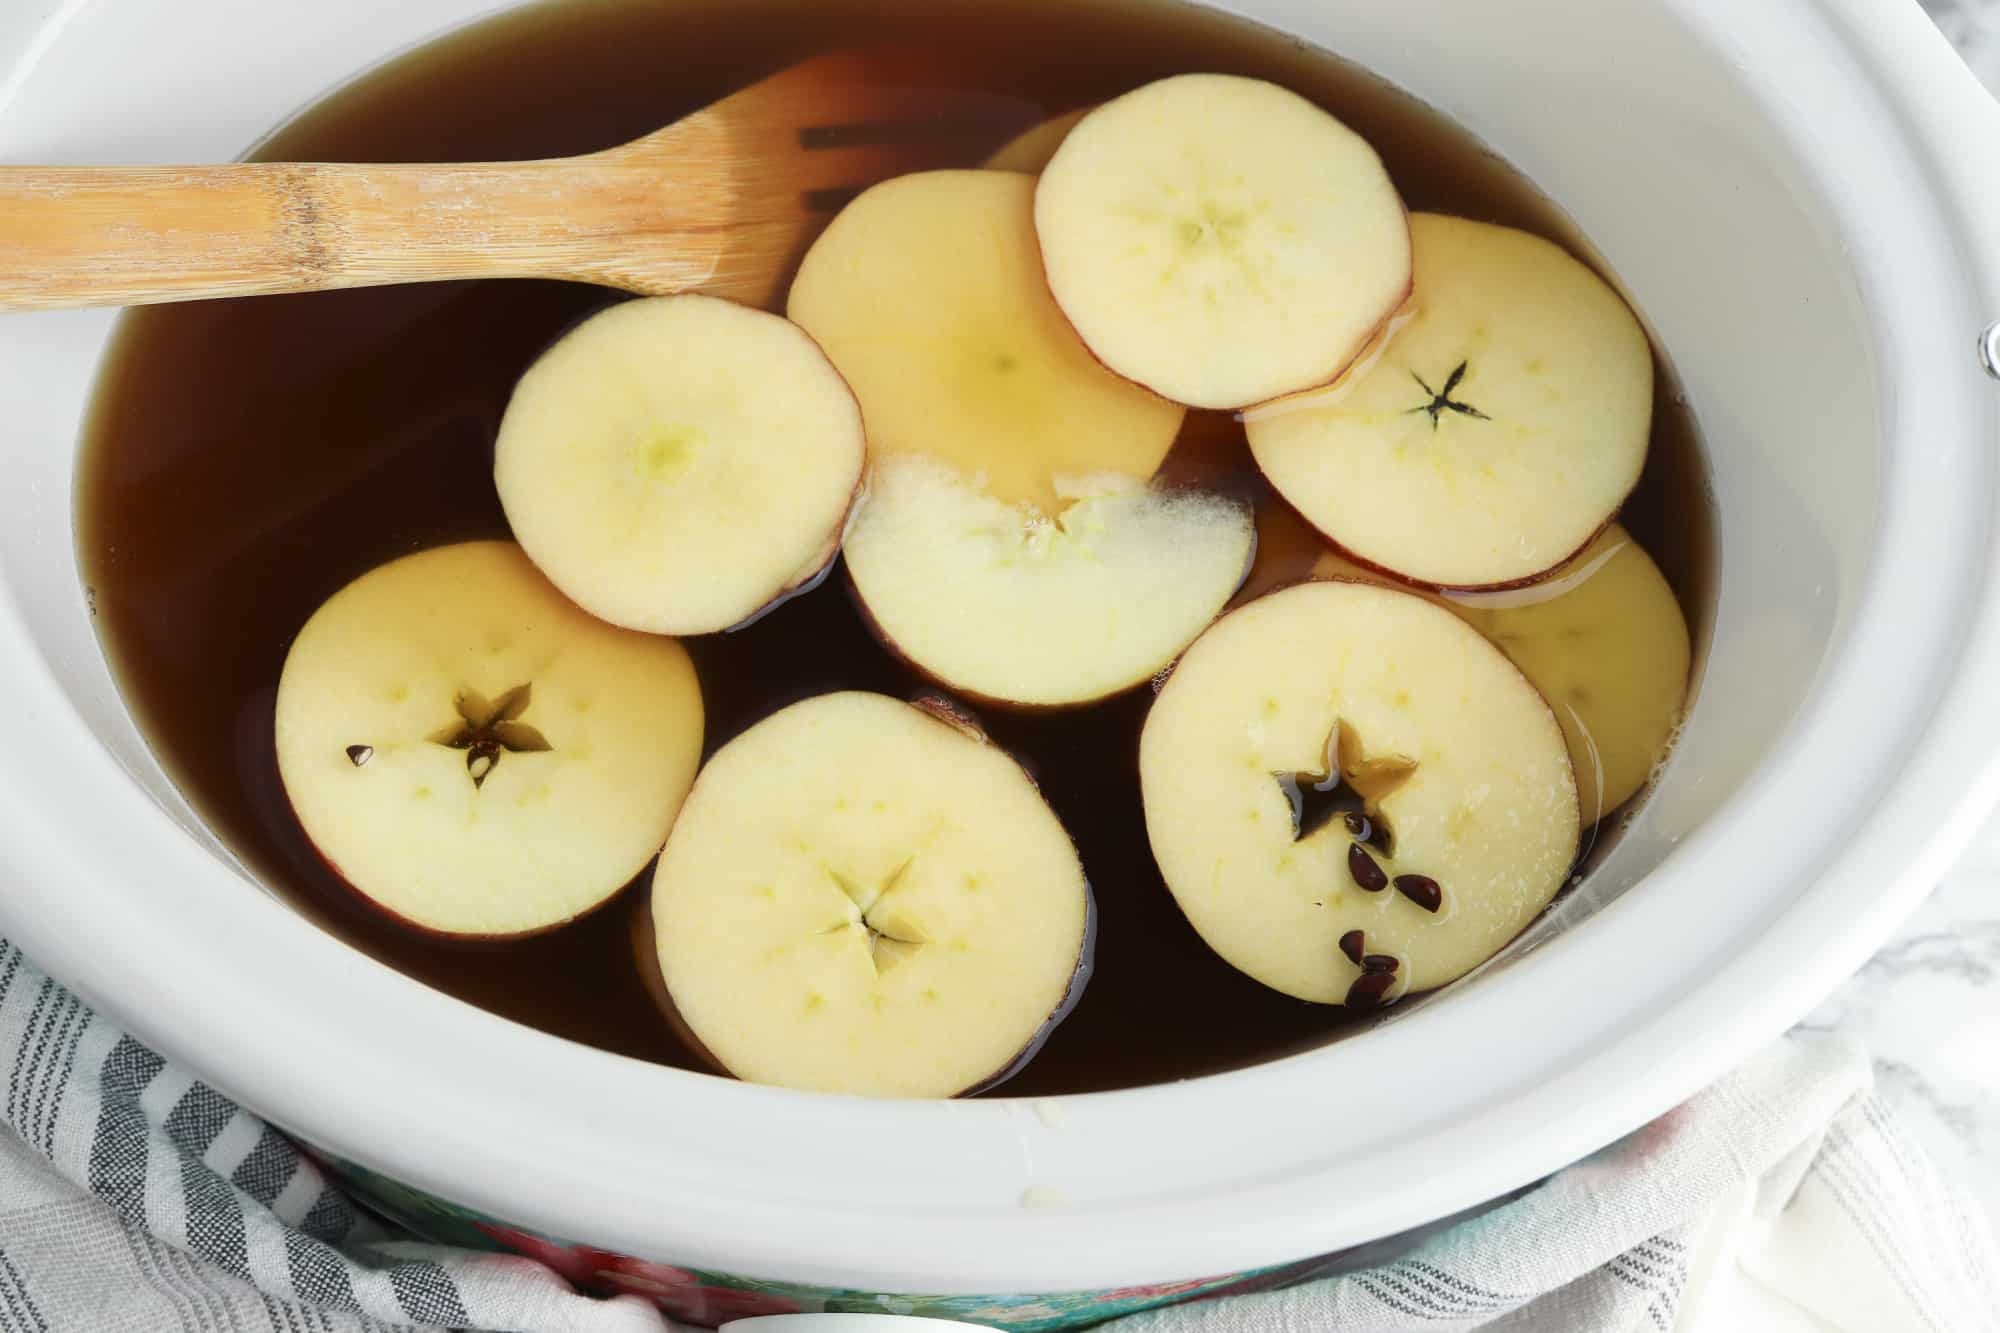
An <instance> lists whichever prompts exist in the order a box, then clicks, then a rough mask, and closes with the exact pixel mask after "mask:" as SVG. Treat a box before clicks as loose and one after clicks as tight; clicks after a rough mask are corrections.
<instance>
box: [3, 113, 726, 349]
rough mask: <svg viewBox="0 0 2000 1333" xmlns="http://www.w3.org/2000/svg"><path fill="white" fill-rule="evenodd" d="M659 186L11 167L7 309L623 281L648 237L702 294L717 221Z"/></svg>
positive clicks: (610, 178)
mask: <svg viewBox="0 0 2000 1333" xmlns="http://www.w3.org/2000/svg"><path fill="white" fill-rule="evenodd" d="M661 194H662V178H661V172H660V170H659V168H658V166H657V165H655V166H653V167H650V168H648V167H646V166H645V164H643V163H637V162H631V161H626V160H623V159H621V157H620V155H619V154H618V153H617V152H616V151H615V150H614V151H613V152H610V153H601V154H596V155H593V156H590V157H582V158H571V159H565V160H559V161H547V162H520V163H500V164H495V165H488V166H403V165H394V166H372V165H371V166H361V165H340V164H324V163H310V164H281V163H269V164H266V163H249V164H239V165H233V166H213V167H112V168H99V167H0V311H11V310H37V309H52V308H57V307H66V306H101V305H144V304H148V303H151V302H155V301H185V300H196V299H201V298H206V297H217V296H252V295H260V294H264V293H269V292H300V291H317V290H321V289H324V288H330V287H362V286H374V285H380V284H385V283H399V282H430V281H439V280H445V279H451V278H492V277H560V278H574V279H582V280H586V281H599V282H609V283H613V284H619V283H620V278H621V276H623V270H624V268H625V264H624V263H623V262H621V259H622V257H629V256H628V255H627V254H626V252H627V251H628V250H629V248H630V247H631V246H632V244H633V238H634V237H635V236H639V237H643V238H644V241H643V244H644V245H645V246H646V249H647V255H648V261H649V262H648V264H647V266H646V270H647V273H648V274H650V275H652V277H651V281H650V282H649V284H648V285H649V286H650V287H651V288H652V289H654V290H662V289H664V290H675V289H678V288H680V287H686V286H693V285H695V284H697V283H700V282H701V281H702V280H703V279H705V278H706V277H708V276H709V275H710V274H711V273H713V272H714V269H715V264H716V257H717V252H718V249H719V245H720V242H719V239H718V235H717V233H716V231H715V230H714V226H713V219H712V218H703V217H684V218H678V219H677V218H676V217H675V216H674V215H673V212H672V210H670V209H667V208H664V207H663V206H662V200H661V197H660V196H661ZM683 254H684V260H685V262H684V263H683V262H682V259H683ZM663 260H664V262H665V270H664V271H665V275H666V276H665V281H662V280H661V277H660V276H659V275H660V273H661V271H662V262H663ZM621 285H622V284H621Z"/></svg>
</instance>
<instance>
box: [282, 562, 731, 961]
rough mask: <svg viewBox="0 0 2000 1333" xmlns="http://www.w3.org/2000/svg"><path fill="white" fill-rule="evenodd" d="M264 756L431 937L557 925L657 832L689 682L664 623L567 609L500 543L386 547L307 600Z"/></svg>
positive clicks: (695, 750) (681, 784) (608, 884)
mask: <svg viewBox="0 0 2000 1333" xmlns="http://www.w3.org/2000/svg"><path fill="white" fill-rule="evenodd" d="M276 729H277V752H278V773H279V776H280V778H281V779H282V780H283V783H284V788H285V794H286V796H287V797H288V798H289V799H290V801H291V804H292V808H293V809H294V810H295V811H296V812H297V814H298V818H299V822H300V824H301V825H302V826H303V827H304V829H305V833H306V836H307V837H308V838H310V839H311V841H312V843H313V845H314V847H316V848H317V849H318V851H319V853H320V855H321V856H322V857H324V858H325V860H326V862H327V864H328V865H330V866H331V867H332V868H333V870H334V871H335V873H337V874H339V875H340V876H341V877H342V878H343V879H345V880H346V881H347V883H348V884H350V885H351V886H352V887H353V888H354V889H355V890H356V891H357V892H358V893H360V894H361V895H362V896H363V897H365V898H367V899H368V900H369V901H371V902H373V903H374V904H376V905H377V906H379V907H380V908H382V909H383V910H384V911H386V912H388V913H389V914H391V915H392V916H395V917H397V918H400V919H401V920H403V921H404V922H407V923H408V924H410V925H413V926H416V927H419V928H421V929H424V930H427V931H433V932H437V933H440V934H447V935H466V936H488V937H502V936H513V935H525V934H532V933H535V932H538V931H542V930H547V929H550V928H551V927H554V926H558V925H561V924H563V923H564V922H567V921H569V920H571V919H572V918H574V917H577V916H579V915H581V914H583V913H585V912H588V911H590V910H591V909H593V908H595V907H597V906H598V905H600V904H601V903H603V902H604V901H605V900H606V899H608V898H610V897H611V896H612V895H613V894H615V893H617V892H618V890H619V889H621V888H623V887H624V886H625V884H627V883H628V882H629V881H630V880H631V879H632V878H633V876H635V875H637V874H638V873H639V872H640V871H641V870H642V869H643V868H644V867H645V865H646V862H647V861H648V860H649V859H651V857H652V855H653V853H654V852H655V851H657V850H658V849H659V845H660V843H661V842H663V841H664V840H665V838H666V835H667V829H668V828H669V827H670V826H671V825H672V823H673V820H674V815H675V812H676V811H678V810H679V808H680V804H681V800H682V798H683V797H685V796H686V794H687V791H688V788H689V786H690V784H691V783H692V782H693V781H694V775H695V766H696V764H697V762H698V761H699V759H700V756H701V743H702V702H701V691H700V688H699V686H698V685H697V684H696V681H695V674H694V667H693V665H692V664H691V663H690V662H689V660H688V655H687V652H686V650H685V649H683V648H682V647H681V646H680V644H679V643H677V642H675V641H674V640H672V639H665V638H659V637H657V636H653V635H647V634H638V633H634V632H632V631H630V630H622V629H618V628H616V627H614V626H611V625H607V624H605V623H604V622H603V621H600V620H596V619H594V618H592V617H591V616H589V615H587V614H585V613H584V612H583V611H581V610H579V609H578V608H577V607H576V606H575V605H574V604H573V603H571V602H570V601H569V600H568V599H566V598H565V597H563V595H562V594H561V593H559V592H558V591H557V590H556V589H555V587H554V586H553V585H551V584H550V583H549V581H548V580H547V579H546V578H544V577H543V576H542V575H541V574H540V573H539V572H538V571H537V570H536V569H535V567H534V566H533V565H532V564H531V563H529V561H528V558H527V557H526V556H525V555H524V554H522V552H521V549H520V548H519V547H518V546H515V545H514V544H513V543H512V542H467V543H464V544H461V545H456V546H444V547H437V548H434V549H432V550H428V551H422V552H419V553H418V554H416V555H410V556H405V557H403V558H401V559H399V560H394V561H391V562H390V563H388V564H386V565H382V566H380V567H378V568H376V569H374V570H371V571H369V572H368V573H366V574H363V575H362V576H361V577H360V578H358V579H356V580H354V581H353V582H352V583H350V584H348V585H347V586H346V587H345V588H342V589H341V590H340V591H339V592H337V593H335V594H334V595H333V596H332V597H331V598H329V599H328V600H327V601H326V602H325V604H324V605H322V606H321V607H320V608H319V610H317V611H316V612H314V613H313V615H312V617H311V619H309V620H308V621H307V622H306V624H305V627H304V628H303V629H301V630H300V631H299V634H298V637H297V638H296V639H295V640H294V641H293V643H292V647H291V651H290V652H289V653H288V654H287V655H286V658H285V665H284V670H283V673H282V675H281V677H280V679H279V683H278V698H277V716H276Z"/></svg>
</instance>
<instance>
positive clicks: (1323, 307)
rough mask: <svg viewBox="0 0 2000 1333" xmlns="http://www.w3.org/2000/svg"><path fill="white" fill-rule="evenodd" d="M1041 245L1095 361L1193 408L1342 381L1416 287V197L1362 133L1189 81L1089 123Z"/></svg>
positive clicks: (1137, 95)
mask: <svg viewBox="0 0 2000 1333" xmlns="http://www.w3.org/2000/svg"><path fill="white" fill-rule="evenodd" d="M1035 233H1036V235H1037V236H1038V237H1039V238H1040V240H1041V249H1042V260H1043V265H1044V268H1045V270H1046V273H1047V276H1048V284H1049V289H1050V291H1051V292H1053V293H1054V295H1055V300H1056V304H1057V305H1059V306H1060V307H1061V308H1062V312H1063V314H1064V315H1065V316H1066V317H1067V318H1068V319H1069V322H1070V323H1071V324H1072V325H1073V326H1075V328H1076V331H1077V333H1078V334H1079V335H1080V336H1081V337H1082V339H1083V341H1084V343H1085V344H1086V345H1087V346H1088V347H1089V348H1090V350H1091V351H1092V352H1094V353H1095V354H1096V356H1097V358H1098V360H1100V361H1102V362H1103V363H1104V364H1105V365H1107V366H1109V367H1110V368H1111V369H1112V370H1114V371H1116V372H1118V373H1119V374H1120V375H1123V376H1125V377H1126V378H1127V379H1130V380H1133V381H1136V382H1137V383H1140V384H1143V385H1146V386H1147V387H1148V388H1151V389H1152V390H1153V391H1154V392H1156V393H1158V394H1160V395H1161V396H1162V397H1165V398H1169V399H1172V400H1173V401H1175V402H1177V403H1185V404H1187V405H1188V406H1190V407H1213V408H1232V409H1233V408H1241V407H1246V406H1248V405H1250V404H1253V403H1258V402H1262V401H1264V400H1266V399H1269V398H1275V397H1278V396H1279V395H1281V394H1287V393H1292V392H1295V391H1297V390H1300V389H1305V388H1309V387H1311V386H1313V385H1317V384H1325V383H1326V382H1328V381H1329V380H1332V379H1333V378H1334V377H1335V376H1337V375H1338V374H1339V373H1340V372H1341V370H1342V369H1343V368H1344V367H1346V366H1347V365H1348V363H1350V362H1351V361H1353V360H1354V359H1355V357H1356V355H1357V354H1359V353H1360V352H1361V350H1362V349H1363V348H1364V347H1365V346H1366V345H1367V343H1368V341H1369V339H1370V338H1371V337H1372V336H1373V335H1374V334H1375V333H1376V331H1377V330H1378V329H1379V328H1381V326H1382V325H1383V324H1384V323H1385V322H1386V321H1387V320H1388V319H1389V317H1390V315H1391V314H1393V313H1394V311H1395V310H1396V308H1397V307H1398V306H1399V305H1401V304H1402V301H1403V298H1404V296H1405V295H1406V294H1407V293H1408V291H1409V289H1410V236H1409V226H1408V220H1407V218H1406V216H1405V214H1404V211H1403V203H1402V199H1401V198H1400V197H1399V196H1398V195H1397V193H1396V188H1395V186H1394V185H1393V184H1392V183H1391V182H1390V180H1389V174H1388V172H1387V171H1386V170H1384V168H1383V166H1382V162H1381V159H1380V158H1378V157H1377V156H1376V155H1375V150H1374V149H1373V148H1371V147H1369V145H1368V143H1367V142H1366V141H1365V140H1364V139H1362V138H1361V136H1360V135H1358V134H1356V133H1354V131H1352V130H1350V129H1348V128H1347V127H1346V126H1345V125H1343V124H1341V123H1340V122H1339V121H1338V120H1336V119H1334V118H1333V117H1332V116H1330V115H1328V114H1327V113H1326V112H1325V111H1322V110H1321V109H1320V108H1318V107H1316V106H1314V105H1313V104H1312V103H1310V102H1308V101H1306V100H1305V99H1304V98H1302V97H1300V96H1298V95H1297V94H1296V93H1293V92H1289V91H1287V90H1286V89H1284V88H1280V87H1278V86H1277V85H1276V84H1273V83H1267V82H1264V81H1262V80H1259V79H1246V78H1239V77H1236V76H1233V75H1223V74H1184V75H1179V76H1176V77H1174V78H1168V79H1162V80H1160V81H1158V82H1156V83H1150V84H1147V85H1146V86H1144V87H1142V88H1139V89H1136V90H1134V91H1133V92H1130V93H1127V94H1125V95H1124V96H1122V97H1118V98H1115V99H1113V100H1112V101H1109V102H1106V103H1105V104H1104V105H1102V106H1100V107H1097V108H1096V109H1095V110H1093V111H1091V112H1090V113H1089V114H1087V115H1085V116H1084V117H1083V119H1082V120H1080V121H1079V122H1078V123H1077V124H1076V126H1075V127H1074V128H1073V129H1071V130H1070V131H1069V133H1068V135H1067V137H1065V138H1064V139H1063V141H1062V144H1061V146H1060V147H1059V148H1057V149H1056V152H1055V155H1054V157H1052V158H1051V159H1050V160H1049V163H1048V165H1047V166H1046V167H1045V168H1044V169H1043V170H1042V174H1041V177H1040V181H1039V184H1038V185H1037V187H1036V191H1035Z"/></svg>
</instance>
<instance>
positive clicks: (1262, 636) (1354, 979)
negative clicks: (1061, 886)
mask: <svg viewBox="0 0 2000 1333" xmlns="http://www.w3.org/2000/svg"><path fill="white" fill-rule="evenodd" d="M1139 778H1140V785H1141V788H1142V791H1143V794H1144V798H1145V805H1146V831H1147V834H1148V837H1149V838H1150V839H1151V842H1152V846H1153V855H1154V858H1155V859H1156V860H1157V861H1158V863H1159V867H1160V872H1161V874H1162V875H1163V876H1164V877H1165V879H1166V882H1167V887H1168V888H1169V889H1171V890H1172V891H1173V894H1174V898H1175V899H1176V901H1178V902H1179V904H1180V907H1181V910H1182V911H1183V912H1185V913H1186V914H1187V918H1188V920H1189V922H1190V923H1192V924H1193V926H1194V928H1195V929H1196V930H1197V931H1199V932H1200V934H1201V936H1202V938H1203V939H1204V940H1206V941H1207V942H1208V945H1209V947H1210V948H1212V949H1214V950H1215V951H1216V953H1218V954H1219V955H1221V956H1222V958H1223V959H1225V960H1226V961H1228V962H1229V963H1231V964H1232V965H1234V966H1235V967H1237V968H1239V969H1241V970H1242V971H1243V972H1245V973H1248V974H1249V975H1250V976H1252V977H1254V978H1256V979H1257V980H1258V981H1261V982H1263V983H1264V984H1265V985H1267V986H1270V987H1272V988H1274V989H1276V990H1280V991H1283V992H1285V993H1286V994H1288V995H1295V996H1297V997H1299V998H1300V999H1304V1000H1312V1001H1316V1002H1318V1003H1322V1004H1346V1005H1348V1006H1350V1007H1355V1008H1367V1007H1372V1006H1373V1005H1376V1004H1380V1003H1385V1002H1387V1001H1390V1000H1393V999H1395V998H1397V997H1398V996H1400V995H1402V994H1405V993H1406V992H1409V991H1419V990H1427V989H1429V988H1431V987H1434V986H1441V985H1443V984H1444V983H1445V982H1448V981H1451V980H1452V979H1454V978H1456V977H1458V976H1461V975H1463V974H1464V973H1465V972H1467V971H1469V970H1470V969H1471V968H1473V967H1474V966H1476V965H1477V964H1479V963H1480V962H1482V961H1484V960H1485V959H1487V958H1489V957H1491V956H1492V955H1493V953H1495V952H1496V951H1497V950H1498V949H1499V948H1500V947H1501V946H1502V945H1504V944H1505V943H1506V942H1507V941H1508V940H1510V939H1512V938H1513V937H1514V935H1515V934H1516V933H1517V932H1519V931H1520V929H1521V928H1522V927H1523V926H1525V925H1526V924H1527V923H1528V922H1529V921H1530V920H1531V919H1532V918H1533V917H1534V916H1535V914H1536V913H1538V912H1540V911H1541V910H1542V908H1543V907H1544V906H1546V905H1547V904H1548V902H1549V900H1550V898H1552V897H1553V896H1554V895H1555V892H1556V890H1557V889H1559V888H1560V887H1562V883H1563V880H1564V878H1565V877H1566V876H1567V875H1568V873H1569V869H1570V864H1571V862H1572V860H1573V859H1574V858H1575V856H1576V849H1577V833H1578V816H1577V799H1576V779H1575V776H1574V775H1573V773H1572V772H1571V769H1570V762H1569V755H1568V752H1567V750H1566V749H1565V747H1564V744H1563V734H1562V730H1561V729H1560V728H1559V727H1558V726H1557V725H1556V720H1555V718H1554V716H1553V715H1552V714H1551V713H1550V712H1549V706H1548V704H1547V703H1546V702H1544V701H1543V699H1542V696H1541V695H1540V694H1538V693H1536V691H1535V688H1534V686H1532V685H1530V684H1529V683H1528V681H1527V679H1526V678H1525V677H1523V676H1522V675H1521V673H1520V671H1519V670H1518V669H1516V668H1515V667H1514V665H1513V664H1512V663H1511V662H1509V661H1508V660H1507V659H1506V658H1505V657H1504V656H1502V655H1501V653H1500V651H1499V650H1498V649H1496V648H1495V647H1494V646H1493V645H1492V644H1490V643H1488V642H1487V641H1486V640H1485V639H1484V638H1482V637H1481V636H1480V634H1479V633H1478V631H1476V630H1474V629H1473V628H1472V627H1471V626H1469V625H1467V624H1465V623H1464V622H1463V621H1461V620H1459V619H1458V618H1456V617H1455V616H1453V615H1451V614H1450V613H1449V612H1447V611H1445V610H1443V609H1442V608H1440V607H1438V606H1435V605H1433V604H1432V603H1430V602H1427V601H1425V600H1424V599H1423V598H1421V597H1416V596H1413V595H1411V594H1409V593H1404V592H1396V591H1392V590H1390V589H1387V588H1379V587H1373V586H1369V585H1366V584H1360V583H1345V582H1326V583H1305V584H1300V585H1298V586H1297V587H1293V588H1287V589H1284V590H1283V591H1280V592H1274V593H1271V594H1270V595H1268V596H1266V597H1262V598H1259V599H1258V600H1257V601H1254V602H1252V603H1250V604H1249V605H1248V606H1245V607H1242V608H1240V609H1238V610H1236V611H1232V612H1231V613H1230V614H1229V615H1227V616H1225V617H1223V619H1221V620H1220V621H1218V622H1217V623H1216V624H1215V626H1214V627H1213V628H1212V629H1210V630H1209V631H1208V632H1207V633H1206V634H1204V635H1203V636H1202V637H1201V638H1200V639H1199V640H1197V641H1196V643H1195V645H1194V646H1193V647H1192V648H1190V649H1188V651H1187V655H1186V656H1185V657H1183V658H1182V659H1181V662H1180V665H1179V666H1177V667H1176V668H1175V669H1174V674H1173V675H1172V676H1171V677H1169V678H1168V680H1167V683H1166V686H1165V687H1164V688H1163V689H1162V690H1161V692H1160V696H1159V698H1158V700H1157V701H1156V702H1155V703H1154V705H1153V708H1152V711H1151V712H1150V713H1149V714H1148V715H1147V718H1146V725H1145V730H1144V731H1143V732H1142V733H1141V736H1140V742H1139Z"/></svg>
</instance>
